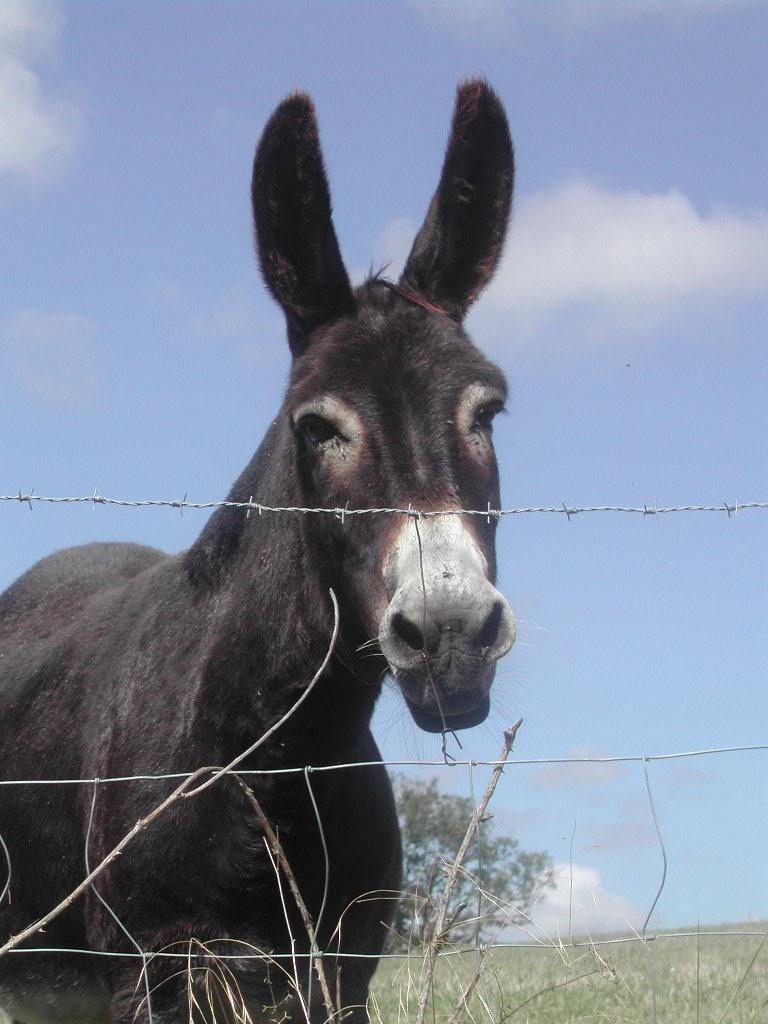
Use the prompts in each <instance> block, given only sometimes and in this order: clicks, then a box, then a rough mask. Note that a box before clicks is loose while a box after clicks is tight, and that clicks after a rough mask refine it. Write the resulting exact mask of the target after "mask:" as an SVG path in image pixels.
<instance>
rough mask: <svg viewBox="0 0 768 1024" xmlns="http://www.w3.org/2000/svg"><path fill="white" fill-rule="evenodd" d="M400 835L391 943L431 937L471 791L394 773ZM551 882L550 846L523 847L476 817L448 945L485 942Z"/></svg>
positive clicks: (469, 811)
mask: <svg viewBox="0 0 768 1024" xmlns="http://www.w3.org/2000/svg"><path fill="white" fill-rule="evenodd" d="M392 781H393V785H394V789H395V797H396V799H397V810H398V818H399V820H400V830H401V832H402V840H403V883H402V894H403V895H402V897H401V899H400V901H399V903H398V906H397V910H396V913H395V919H394V923H393V932H394V935H393V941H392V947H393V948H394V949H402V948H404V947H407V946H409V945H418V944H420V943H421V942H423V941H424V940H425V939H429V937H430V935H429V933H430V929H431V925H432V922H433V919H434V915H435V913H436V909H437V903H438V901H439V899H440V896H441V894H442V891H443V884H444V882H445V871H446V870H447V868H448V867H449V866H450V865H451V864H452V863H453V861H454V860H455V858H456V853H457V851H458V848H459V845H460V843H461V840H462V839H463V837H464V833H465V832H466V829H467V825H468V824H469V822H470V821H471V820H472V818H473V816H474V814H475V806H474V804H473V802H472V800H471V799H470V798H469V797H460V796H454V795H453V794H446V793H440V792H439V790H438V788H437V780H436V779H434V778H433V779H430V780H429V781H428V782H425V781H423V780H419V779H411V778H408V777H406V776H404V775H396V776H395V777H394V778H393V780H392ZM551 886H552V861H551V858H550V856H549V855H548V854H547V853H530V852H528V851H526V850H521V849H520V847H519V843H518V841H517V839H515V838H514V837H513V836H510V835H499V834H498V833H497V831H496V829H495V822H494V821H493V818H492V816H489V817H488V818H487V819H486V820H485V821H483V822H481V828H480V831H479V841H478V839H477V838H476V839H475V842H474V843H473V845H472V847H471V848H470V851H469V853H468V854H467V857H466V859H465V861H464V864H463V867H462V869H461V871H460V873H459V876H458V879H457V882H456V886H455V888H454V891H453V896H452V906H451V908H449V915H448V919H449V920H450V921H451V928H450V933H449V941H450V942H451V943H452V944H453V945H456V946H458V945H462V944H464V943H467V942H474V941H480V942H489V941H492V940H493V938H494V937H495V936H496V934H497V933H498V931H499V929H500V928H503V927H504V926H506V925H509V924H512V923H515V922H519V921H521V920H524V915H525V914H527V912H528V911H529V910H530V909H531V906H532V904H533V902H534V901H535V899H536V898H537V896H538V894H539V893H540V892H541V890H542V889H545V888H549V887H551Z"/></svg>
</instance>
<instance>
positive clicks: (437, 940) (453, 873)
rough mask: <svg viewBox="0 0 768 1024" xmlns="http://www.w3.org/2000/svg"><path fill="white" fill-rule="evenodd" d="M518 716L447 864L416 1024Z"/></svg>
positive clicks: (421, 1015) (420, 1022)
mask: <svg viewBox="0 0 768 1024" xmlns="http://www.w3.org/2000/svg"><path fill="white" fill-rule="evenodd" d="M522 722H523V720H522V718H520V719H518V721H517V722H515V724H514V725H513V726H512V728H511V729H505V730H504V746H503V747H502V748H501V752H500V754H499V756H498V758H497V761H496V765H495V767H494V769H493V772H492V773H491V777H490V779H489V780H488V785H487V786H486V788H485V793H483V798H482V800H481V801H480V804H479V806H478V808H477V813H476V814H474V815H473V816H472V818H471V820H470V822H469V825H468V826H467V831H466V832H465V833H464V838H463V839H462V841H461V846H460V847H459V852H458V853H457V855H456V859H455V860H454V862H453V864H452V865H451V867H450V869H449V871H448V875H447V877H446V880H445V886H444V887H443V894H442V896H441V897H440V902H439V904H438V907H437V916H436V918H435V924H434V927H433V929H432V938H431V940H430V942H429V945H428V946H427V949H426V952H425V954H424V964H423V966H422V975H421V983H420V985H419V1011H418V1015H417V1017H416V1024H424V1017H425V1015H426V1012H427V1002H428V1001H429V993H430V989H431V987H432V979H433V976H434V972H435V962H436V961H437V955H438V953H439V952H440V949H441V947H442V945H443V943H444V942H445V937H446V935H447V933H448V929H447V928H446V927H445V919H446V915H447V913H448V903H449V901H450V898H451V893H452V892H453V888H454V886H455V884H456V879H457V877H458V874H459V871H460V870H461V867H462V865H463V863H464V859H465V858H466V856H467V853H468V852H469V847H470V844H471V842H472V840H473V839H474V837H475V832H476V831H477V822H478V821H479V820H480V819H481V818H482V817H483V815H484V814H485V811H486V808H487V807H488V803H489V801H490V799H491V797H492V796H493V792H494V790H495V789H496V784H497V783H498V781H499V779H500V778H501V774H502V772H503V771H504V765H505V764H506V761H507V758H508V757H509V753H510V751H511V750H512V745H513V743H514V742H515V736H516V735H517V730H518V729H519V728H520V726H521V725H522Z"/></svg>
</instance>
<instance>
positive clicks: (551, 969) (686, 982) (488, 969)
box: [369, 924, 768, 1024]
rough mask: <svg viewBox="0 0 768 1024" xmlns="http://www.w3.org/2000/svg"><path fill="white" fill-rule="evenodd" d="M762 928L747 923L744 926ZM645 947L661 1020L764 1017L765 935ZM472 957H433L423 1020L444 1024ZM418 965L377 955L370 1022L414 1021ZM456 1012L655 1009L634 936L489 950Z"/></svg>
mask: <svg viewBox="0 0 768 1024" xmlns="http://www.w3.org/2000/svg"><path fill="white" fill-rule="evenodd" d="M767 929H768V925H765V924H763V925H757V926H756V925H754V924H752V925H750V926H749V928H748V929H747V928H744V929H742V930H745V931H746V930H749V931H751V932H760V931H762V932H763V933H765V932H766V930H767ZM733 930H736V929H733ZM648 948H649V951H650V957H651V966H652V969H653V979H654V988H655V993H656V1019H657V1021H658V1022H659V1024H761V1022H762V1024H766V1022H768V941H765V942H763V944H762V946H761V938H760V937H759V936H758V937H755V936H732V935H727V934H719V935H716V936H710V935H701V936H700V937H697V936H693V937H684V938H672V937H664V935H663V934H661V935H659V936H658V937H657V938H656V939H655V940H653V941H652V942H650V943H649V947H648ZM756 954H757V955H756ZM477 964H478V955H477V953H475V952H472V953H469V954H464V955H462V956H458V955H455V956H446V957H442V958H441V959H440V960H439V961H438V967H437V970H436V972H435V979H434V985H433V991H432V994H431V995H432V998H431V999H430V1003H429V1009H428V1013H427V1016H426V1020H427V1022H429V1024H446V1022H447V1021H448V1020H449V1019H450V1017H451V1014H452V1013H453V1011H454V1009H455V1008H456V1006H457V1004H458V1002H459V999H460V997H461V994H462V991H463V990H464V988H465V987H466V985H467V984H468V983H469V981H470V980H471V978H472V976H473V975H474V973H475V971H476V968H477ZM420 968H421V961H420V960H419V959H417V958H415V957H412V958H411V959H410V961H407V960H386V961H384V962H382V964H381V965H380V966H379V969H378V971H377V972H376V975H375V977H374V979H373V985H372V995H371V999H370V1003H369V1015H370V1018H371V1021H372V1024H411V1022H413V1021H415V1019H416V1012H417V1008H418V988H419V973H420ZM484 1003H487V1005H488V1007H489V1009H490V1014H489V1012H488V1011H487V1010H486V1009H485V1007H484V1005H483V1004H484ZM458 1019H459V1020H460V1021H461V1022H462V1024H464V1022H467V1024H469V1022H474V1021H477V1022H480V1021H485V1022H488V1024H490V1022H491V1021H492V1022H493V1024H501V1022H503V1021H510V1022H511V1024H517V1022H521V1024H527V1022H530V1024H550V1022H552V1024H555V1022H557V1024H569V1022H573V1024H576V1022H579V1024H593V1022H594V1024H597V1022H600V1024H635V1022H637V1024H648V1022H653V1019H654V1017H653V993H652V989H651V983H650V979H649V975H648V967H647V962H646V954H645V949H644V947H643V946H642V944H641V943H640V942H631V943H612V944H610V945H597V946H591V947H590V946H583V945H582V946H577V947H575V948H569V947H564V946H563V947H559V948H558V947H556V946H549V947H545V948H544V947H540V946H539V947H537V946H533V945H532V946H530V947H523V948H521V947H517V948H514V949H496V950H494V951H493V952H492V954H491V955H490V957H489V959H488V961H487V962H486V965H485V967H484V969H483V972H482V983H480V984H479V985H478V986H477V988H476V990H475V993H474V994H473V996H472V998H471V1000H470V1001H469V1005H468V1008H466V1009H465V1010H464V1012H463V1015H461V1016H460V1017H459V1018H458Z"/></svg>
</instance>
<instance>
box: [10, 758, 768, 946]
mask: <svg viewBox="0 0 768 1024" xmlns="http://www.w3.org/2000/svg"><path fill="white" fill-rule="evenodd" d="M734 754H759V755H762V756H766V755H768V743H765V744H745V745H741V746H729V747H714V748H705V749H700V750H686V751H673V752H667V753H660V754H628V755H611V756H586V757H548V758H544V757H541V758H515V757H510V758H509V759H507V760H506V761H498V760H496V761H494V760H480V759H476V758H472V759H468V760H461V759H451V760H450V762H446V761H445V760H444V759H434V760H428V759H419V760H414V759H411V760H387V761H355V762H346V763H338V764H326V765H303V766H296V767H289V768H279V769H270V768H262V769H243V768H239V767H238V768H236V769H233V770H229V769H226V770H224V771H222V772H220V774H221V775H224V774H235V771H236V774H237V776H239V777H240V778H242V779H244V780H248V779H257V778H266V777H279V776H302V775H303V776H304V777H305V778H308V776H309V775H322V774H327V773H335V772H347V771H359V770H361V769H366V768H378V767H384V768H386V769H387V770H388V771H389V772H390V773H392V772H402V771H408V770H410V769H420V770H423V769H428V770H429V771H430V772H433V773H445V774H446V775H447V776H449V777H450V782H451V785H452V788H453V789H454V790H455V789H456V788H457V786H456V782H457V778H458V777H459V775H460V773H461V772H462V771H464V772H466V792H467V793H470V794H472V798H473V801H474V781H473V773H474V772H475V771H476V770H477V769H491V770H492V769H502V770H503V773H504V774H505V776H506V777H507V779H508V782H509V785H510V786H514V783H513V782H512V781H511V780H512V779H513V778H514V775H515V773H516V771H518V770H519V769H523V768H549V767H552V766H559V765H575V766H584V765H600V766H609V765H636V766H638V767H640V768H641V770H642V773H643V778H644V782H645V787H646V793H647V804H648V813H649V815H650V817H651V818H652V820H653V824H654V829H655V832H656V836H657V841H658V848H659V852H660V854H661V862H662V864H663V869H662V871H661V873H660V879H659V886H658V889H657V891H656V893H655V895H654V898H653V900H652V902H651V904H650V905H649V907H648V910H647V913H646V915H645V921H644V923H643V926H642V928H641V929H639V930H636V931H634V932H633V933H632V934H625V935H621V934H616V935H610V936H605V937H594V936H589V937H588V938H580V937H578V936H577V935H575V934H574V936H573V937H571V930H570V927H569V930H568V938H567V939H564V938H563V937H562V936H560V937H558V939H557V944H559V945H562V944H566V945H570V946H574V947H578V946H583V945H588V946H590V947H592V946H600V945H619V944H626V943H643V944H647V943H649V942H653V941H655V940H657V939H681V938H695V937H702V936H717V937H720V938H722V937H727V936H741V937H749V936H751V937H757V938H760V937H762V936H764V935H765V929H764V928H757V927H755V928H754V929H744V928H728V927H725V928H718V929H716V930H712V929H709V930H707V929H703V930H702V929H701V928H697V929H695V930H691V929H688V930H685V929H678V930H664V931H659V932H657V931H653V930H650V929H649V925H650V922H651V918H652V916H653V913H654V910H655V908H656V906H657V904H658V901H659V899H660V897H661V895H662V893H663V891H664V888H665V885H666V874H667V846H666V843H665V838H664V830H663V827H662V826H661V825H660V823H659V819H658V817H657V815H656V809H655V803H654V790H655V786H654V785H653V784H652V781H651V777H650V775H649V772H648V767H649V765H651V764H653V763H660V762H669V761H681V760H692V759H698V758H713V757H723V756H726V755H734ZM200 771H201V770H200V769H195V770H192V769H190V770H189V771H184V772H169V773H158V774H142V775H116V776H111V777H105V778H99V777H89V778H69V779H66V778H65V779H61V778H47V779H30V778H26V779H25V778H12V779H9V778H4V779H0V787H2V788H7V787H82V788H84V789H87V790H91V791H93V795H94V804H95V802H96V797H97V793H98V791H99V790H100V789H101V788H102V787H105V786H110V785H115V784H121V785H123V784H125V783H131V784H135V785H142V784H146V783H158V782H167V783H174V784H178V783H183V782H185V781H187V782H189V781H196V779H197V777H198V776H199V775H200ZM205 771H207V772H209V773H213V772H218V771H219V770H217V769H213V768H210V769H205ZM755 812H756V815H758V814H759V813H760V812H759V807H758V806H756V807H755ZM317 823H318V827H319V828H320V830H321V833H322V832H323V822H322V819H321V817H320V816H319V814H318V818H317ZM0 848H1V849H2V850H3V853H4V856H5V861H6V876H7V877H6V881H5V884H4V887H3V889H2V890H1V891H0V905H2V903H3V901H4V900H5V898H6V896H7V893H8V890H9V887H10V884H11V880H12V875H13V866H12V864H11V862H10V855H9V853H8V850H7V847H6V846H5V843H4V841H3V839H2V834H0ZM517 928H518V930H519V931H520V932H521V937H520V938H519V939H512V938H510V937H506V938H504V939H499V940H497V941H494V943H493V946H494V948H497V949H511V948H519V947H525V948H531V947H535V948H539V949H546V948H548V947H549V946H550V945H551V942H548V941H546V938H545V937H543V936H542V935H541V934H540V933H538V934H537V929H536V926H535V925H534V923H533V921H530V920H529V921H528V922H527V923H524V924H523V925H518V926H517ZM552 941H555V940H552ZM467 951H468V950H467V949H466V948H446V949H443V950H441V951H440V952H439V954H438V955H439V956H441V957H442V956H445V957H452V956H457V955H461V954H462V953H465V952H467ZM10 952H13V953H16V954H20V955H35V954H40V953H71V954H78V955H87V956H95V957H123V958H128V959H136V958H138V959H141V958H142V957H146V956H147V955H150V954H151V955H152V956H158V957H163V958H171V959H174V958H175V959H187V955H188V954H187V953H182V952H168V951H150V950H145V951H135V952H132V951H125V950H122V951H120V950H100V951H95V950H90V949H82V948H76V949H75V948H62V947H51V946H47V945H40V946H38V947H36V948H17V949H13V950H10ZM312 955H313V954H309V953H304V954H302V953H298V952H297V953H293V954H291V953H285V954H279V953H270V954H269V959H277V960H279V959H281V958H284V959H286V958H294V957H297V958H302V957H304V958H306V957H309V956H312ZM334 955H336V954H334ZM339 955H340V956H341V957H342V958H343V957H352V958H356V957H360V958H366V957H367V956H368V954H362V953H341V954H339ZM420 955H421V954H419V953H418V952H417V951H413V950H411V951H409V952H399V953H389V954H383V957H384V958H390V959H397V960H402V959H403V958H408V957H417V958H418V957H420ZM264 958H265V954H263V953H251V954H249V953H246V952H238V953H233V954H231V955H227V954H222V959H233V960H240V959H264ZM376 958H379V957H378V956H377V957H376Z"/></svg>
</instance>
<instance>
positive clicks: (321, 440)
mask: <svg viewBox="0 0 768 1024" xmlns="http://www.w3.org/2000/svg"><path fill="white" fill-rule="evenodd" d="M297 426H298V428H299V430H300V431H301V432H302V434H303V435H304V436H305V437H306V438H307V440H308V441H309V443H310V444H311V445H312V446H313V447H314V448H319V447H320V445H323V444H325V443H326V442H327V441H330V440H332V438H334V437H339V431H338V429H337V427H336V425H335V424H334V423H331V421H330V420H326V419H323V417H322V416H318V415H316V414H315V413H307V415H306V416H302V417H301V419H300V420H299V422H298V423H297Z"/></svg>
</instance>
